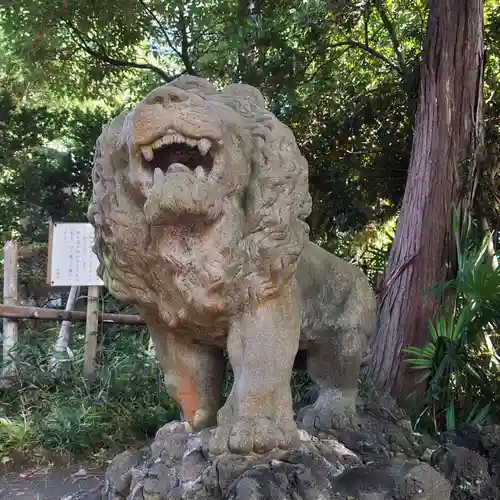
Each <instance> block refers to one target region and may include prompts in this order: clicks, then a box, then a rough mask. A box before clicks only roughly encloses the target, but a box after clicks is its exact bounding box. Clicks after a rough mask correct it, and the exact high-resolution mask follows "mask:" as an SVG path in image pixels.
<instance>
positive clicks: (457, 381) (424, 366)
mask: <svg viewBox="0 0 500 500" xmlns="http://www.w3.org/2000/svg"><path fill="white" fill-rule="evenodd" d="M453 232H454V234H455V241H456V247H457V263H458V271H457V274H456V277H455V278H454V279H453V280H451V281H449V282H447V283H445V284H443V285H441V286H438V287H435V288H434V289H433V290H432V292H434V293H435V295H436V297H437V298H441V299H444V300H443V306H442V310H441V314H440V316H439V318H438V320H437V321H436V322H435V324H430V333H431V339H430V340H429V342H428V343H427V344H426V346H425V347H423V348H418V347H410V348H408V349H406V352H407V353H408V354H409V355H410V358H409V359H408V362H409V363H410V364H411V365H413V367H414V368H415V369H418V370H422V372H423V373H422V378H421V381H423V380H428V389H427V394H426V401H425V405H424V408H423V410H422V413H421V416H424V415H427V417H430V418H431V420H432V422H433V425H434V428H435V430H436V431H440V430H442V429H446V430H451V431H452V430H454V429H455V427H456V425H457V424H458V423H466V424H479V425H480V424H482V423H484V422H487V421H488V420H490V419H491V417H492V415H494V414H495V412H498V410H499V409H500V351H499V348H498V337H499V333H500V268H496V269H494V268H493V267H492V265H491V262H490V261H489V259H488V258H487V255H486V246H487V243H488V240H489V238H487V237H486V238H484V240H483V241H482V243H480V242H479V241H480V240H478V235H477V233H476V232H475V231H474V228H473V226H472V223H471V220H470V218H469V219H466V220H465V221H464V222H463V223H462V224H460V220H459V217H458V215H457V214H456V213H455V214H454V218H453ZM445 292H446V295H445Z"/></svg>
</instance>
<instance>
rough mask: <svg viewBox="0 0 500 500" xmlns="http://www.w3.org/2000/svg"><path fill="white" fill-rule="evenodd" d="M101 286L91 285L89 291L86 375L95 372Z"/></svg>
mask: <svg viewBox="0 0 500 500" xmlns="http://www.w3.org/2000/svg"><path fill="white" fill-rule="evenodd" d="M99 291H100V287H99V286H89V287H88V293H87V322H86V328H85V353H84V360H83V373H84V375H87V376H88V375H92V374H93V373H94V372H95V360H96V355H97V333H98V329H99Z"/></svg>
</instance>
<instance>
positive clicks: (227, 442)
mask: <svg viewBox="0 0 500 500" xmlns="http://www.w3.org/2000/svg"><path fill="white" fill-rule="evenodd" d="M298 442H299V434H298V431H297V427H296V426H295V423H293V422H290V423H289V424H285V425H283V424H282V425H278V424H277V423H276V422H273V421H272V420H271V419H268V418H259V419H253V418H242V419H241V420H239V421H237V422H236V423H235V424H229V425H220V426H219V427H217V429H216V430H215V433H214V434H213V435H212V438H211V440H210V451H211V452H212V453H213V454H215V455H220V454H221V453H224V452H229V453H235V454H239V455H248V454H251V453H259V454H263V453H267V452H269V451H271V450H274V449H275V448H282V449H288V448H293V447H294V446H295V445H296V444H298Z"/></svg>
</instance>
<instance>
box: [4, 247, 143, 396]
mask: <svg viewBox="0 0 500 500" xmlns="http://www.w3.org/2000/svg"><path fill="white" fill-rule="evenodd" d="M78 288H79V287H72V290H71V292H70V298H71V296H72V295H73V300H72V301H71V300H68V306H72V304H73V306H72V307H74V302H75V298H76V295H77V290H76V289H78ZM99 294H100V287H98V286H89V287H88V295H87V311H86V312H84V311H73V310H71V307H70V308H69V309H68V306H67V308H66V310H61V309H47V308H43V307H32V306H21V305H19V289H18V247H17V243H16V242H15V241H7V242H6V243H5V245H4V266H3V304H1V305H0V318H3V361H4V363H3V369H2V380H3V384H1V385H2V386H6V385H8V383H7V382H8V380H9V379H12V377H13V376H14V375H15V373H14V370H15V367H14V366H13V365H12V364H9V363H6V360H8V359H9V358H10V357H11V351H12V349H13V348H14V347H15V346H16V344H17V342H18V338H19V332H18V329H19V320H20V319H42V320H49V321H62V322H63V324H62V325H61V334H62V333H63V328H66V329H69V328H70V327H71V322H85V324H86V329H85V353H84V373H85V374H86V375H92V374H93V373H94V372H95V360H96V354H97V333H98V329H99V324H100V323H101V324H103V323H105V324H113V323H114V324H121V325H144V321H143V320H142V319H141V317H140V316H137V315H132V314H111V313H105V312H100V311H99Z"/></svg>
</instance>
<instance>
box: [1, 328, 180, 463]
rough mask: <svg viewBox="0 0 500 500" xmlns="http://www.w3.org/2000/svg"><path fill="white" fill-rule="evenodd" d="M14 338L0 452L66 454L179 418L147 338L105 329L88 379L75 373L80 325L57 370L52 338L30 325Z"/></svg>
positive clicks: (141, 435) (111, 443) (144, 434)
mask: <svg viewBox="0 0 500 500" xmlns="http://www.w3.org/2000/svg"><path fill="white" fill-rule="evenodd" d="M20 336H21V338H20V342H19V344H18V346H17V348H16V350H15V352H14V353H13V363H15V367H16V371H17V375H18V382H17V386H16V387H14V390H12V391H9V392H3V393H0V454H4V455H5V454H7V453H9V452H10V451H11V450H13V449H16V448H23V447H42V448H44V449H48V450H59V449H65V450H68V451H72V452H92V451H97V450H99V449H100V448H103V447H104V448H116V447H120V446H121V445H125V444H126V443H127V442H131V441H134V440H143V439H145V438H148V437H150V436H153V435H154V433H155V432H156V430H157V429H158V428H159V427H160V426H161V425H163V424H164V423H166V422H168V421H170V420H172V419H174V418H178V409H177V406H176V405H175V403H173V402H172V400H171V399H170V398H169V397H168V395H167V393H166V391H165V390H164V387H163V375H162V372H161V369H160V367H159V366H158V364H157V362H156V361H155V359H154V358H153V357H152V355H151V353H150V352H149V350H148V345H147V344H148V338H147V336H145V335H142V336H141V335H140V334H137V329H135V331H134V329H132V328H127V327H121V328H117V327H111V328H109V329H108V330H107V331H106V334H105V335H104V336H103V341H102V344H101V347H100V350H99V359H98V361H99V368H98V371H97V372H96V373H95V375H94V376H93V377H92V378H86V377H84V376H83V373H82V370H83V349H84V332H83V330H82V329H81V328H76V329H75V332H74V338H73V345H72V350H71V351H70V352H69V356H68V358H67V359H66V360H64V361H63V362H62V364H61V370H59V371H58V372H57V374H55V373H53V372H52V371H51V370H50V357H51V355H52V346H53V343H54V336H53V335H48V333H47V330H45V331H39V332H37V331H33V330H31V329H29V328H25V329H23V330H22V331H21V335H20ZM20 416H22V417H20Z"/></svg>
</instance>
